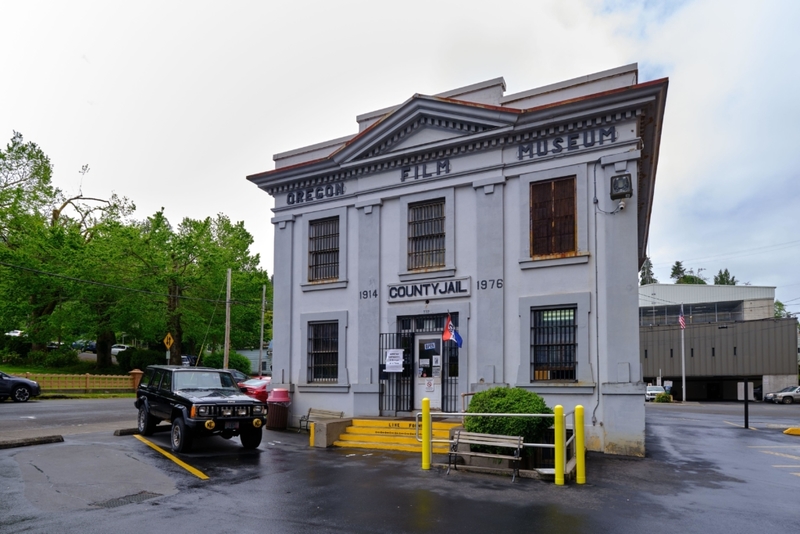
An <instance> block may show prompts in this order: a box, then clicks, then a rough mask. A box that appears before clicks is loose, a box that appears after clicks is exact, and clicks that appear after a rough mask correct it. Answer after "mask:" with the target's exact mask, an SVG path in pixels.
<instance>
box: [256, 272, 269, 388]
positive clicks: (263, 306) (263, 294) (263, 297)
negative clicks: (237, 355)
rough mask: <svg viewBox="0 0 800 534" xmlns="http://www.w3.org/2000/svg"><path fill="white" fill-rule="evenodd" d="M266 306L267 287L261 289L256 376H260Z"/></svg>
mask: <svg viewBox="0 0 800 534" xmlns="http://www.w3.org/2000/svg"><path fill="white" fill-rule="evenodd" d="M266 305H267V285H266V284H264V286H262V288H261V339H260V340H259V343H258V376H261V354H262V353H263V352H264V314H265V313H266Z"/></svg>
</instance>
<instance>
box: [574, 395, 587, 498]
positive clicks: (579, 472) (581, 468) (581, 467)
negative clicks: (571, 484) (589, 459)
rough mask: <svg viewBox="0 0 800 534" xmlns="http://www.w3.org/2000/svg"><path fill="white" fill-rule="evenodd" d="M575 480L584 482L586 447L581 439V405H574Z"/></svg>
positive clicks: (579, 482) (580, 482)
mask: <svg viewBox="0 0 800 534" xmlns="http://www.w3.org/2000/svg"><path fill="white" fill-rule="evenodd" d="M573 431H574V432H575V471H576V472H575V482H577V483H578V484H586V447H585V445H584V441H583V406H581V405H580V404H579V405H577V406H575V428H574V429H573Z"/></svg>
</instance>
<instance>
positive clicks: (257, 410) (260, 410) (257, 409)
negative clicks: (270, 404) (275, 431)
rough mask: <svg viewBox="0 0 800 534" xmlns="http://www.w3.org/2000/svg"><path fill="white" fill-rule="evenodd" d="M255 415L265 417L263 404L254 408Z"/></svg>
mask: <svg viewBox="0 0 800 534" xmlns="http://www.w3.org/2000/svg"><path fill="white" fill-rule="evenodd" d="M253 415H264V406H263V405H261V404H257V405H255V406H253Z"/></svg>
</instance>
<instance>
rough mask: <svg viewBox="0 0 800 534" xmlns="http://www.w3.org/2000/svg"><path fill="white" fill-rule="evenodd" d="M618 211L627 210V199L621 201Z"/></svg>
mask: <svg viewBox="0 0 800 534" xmlns="http://www.w3.org/2000/svg"><path fill="white" fill-rule="evenodd" d="M617 209H618V210H619V211H622V210H624V209H625V199H622V200H620V201H619V205H618V206H617Z"/></svg>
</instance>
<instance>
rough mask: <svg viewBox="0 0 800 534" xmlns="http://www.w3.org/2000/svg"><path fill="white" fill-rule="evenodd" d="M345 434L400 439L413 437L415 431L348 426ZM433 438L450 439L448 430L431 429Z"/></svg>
mask: <svg viewBox="0 0 800 534" xmlns="http://www.w3.org/2000/svg"><path fill="white" fill-rule="evenodd" d="M346 432H347V433H348V434H358V435H365V436H366V435H374V436H400V437H414V436H416V435H417V431H416V429H414V428H384V427H377V426H349V427H347V430H346ZM433 437H434V438H441V439H448V438H449V437H450V430H437V429H433Z"/></svg>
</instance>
